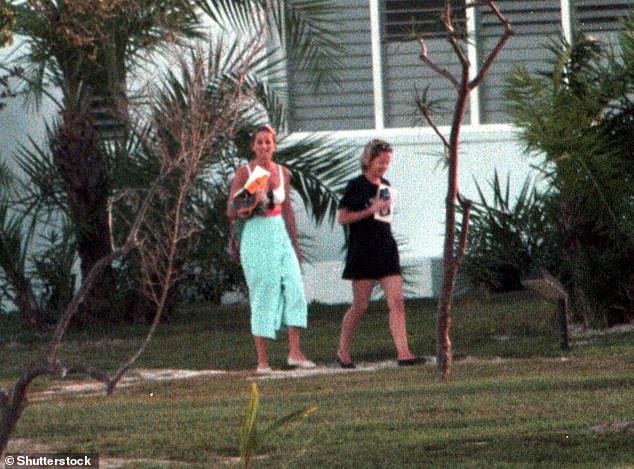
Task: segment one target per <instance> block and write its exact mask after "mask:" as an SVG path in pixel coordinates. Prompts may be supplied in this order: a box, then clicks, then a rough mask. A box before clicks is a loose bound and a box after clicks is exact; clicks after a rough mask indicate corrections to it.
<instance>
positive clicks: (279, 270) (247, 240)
mask: <svg viewBox="0 0 634 469" xmlns="http://www.w3.org/2000/svg"><path fill="white" fill-rule="evenodd" d="M275 148H276V144H275V131H274V130H273V128H272V127H270V126H268V125H265V126H261V127H258V128H257V129H256V131H255V133H254V135H253V138H252V141H251V149H252V150H253V154H254V158H253V160H252V161H251V162H249V163H248V164H247V165H245V166H242V167H240V168H238V170H237V171H236V175H235V178H234V180H233V183H232V185H231V194H230V197H229V203H228V209H227V214H228V215H229V217H230V218H232V219H235V218H238V217H239V218H242V219H244V220H245V223H244V227H243V228H242V231H241V237H240V263H241V264H242V269H243V270H244V276H245V278H246V282H247V287H248V288H249V303H250V306H251V333H252V334H253V340H254V342H255V348H256V352H257V360H258V367H257V372H258V373H259V374H267V373H271V371H272V370H271V367H270V366H269V361H268V355H267V341H268V339H275V338H276V334H277V331H279V330H280V329H281V328H282V327H284V326H286V327H287V328H288V345H289V353H288V359H287V364H288V365H289V366H291V367H299V368H314V367H315V364H314V363H313V362H312V361H310V360H308V359H307V358H306V357H305V356H304V354H303V353H302V350H301V347H300V330H301V328H306V327H307V325H308V307H307V305H306V299H305V296H304V285H303V282H302V276H301V269H300V263H301V260H302V258H301V253H300V251H299V246H298V244H297V230H296V226H295V215H294V212H293V208H292V206H291V199H290V194H289V191H290V181H289V172H288V169H287V168H285V167H283V166H282V165H278V164H276V163H275V162H273V152H274V151H275ZM258 167H259V168H258ZM262 169H263V170H265V171H266V172H267V173H268V179H266V180H261V181H260V183H259V184H257V183H256V184H254V186H253V187H252V188H251V189H252V190H253V191H254V192H253V196H252V198H251V199H250V203H248V206H247V204H244V205H241V204H239V203H237V201H236V200H234V198H235V196H236V194H238V193H240V190H241V189H242V188H243V187H244V186H245V184H246V183H247V181H249V179H250V177H251V176H252V175H256V174H258V173H257V171H261V170H262Z"/></svg>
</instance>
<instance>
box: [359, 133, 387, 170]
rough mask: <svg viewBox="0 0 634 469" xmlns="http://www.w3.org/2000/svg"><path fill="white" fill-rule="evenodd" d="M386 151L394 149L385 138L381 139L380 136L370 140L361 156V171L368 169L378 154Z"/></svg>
mask: <svg viewBox="0 0 634 469" xmlns="http://www.w3.org/2000/svg"><path fill="white" fill-rule="evenodd" d="M385 151H389V152H391V151H392V147H391V146H390V144H389V143H387V142H386V141H385V140H381V139H379V138H375V139H374V140H370V141H369V142H368V143H367V144H366V145H365V147H364V148H363V153H362V154H361V157H360V158H359V163H361V171H366V170H367V169H368V167H369V166H370V163H372V160H374V159H375V158H376V157H377V156H379V155H380V154H381V153H383V152H385Z"/></svg>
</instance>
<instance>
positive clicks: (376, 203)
mask: <svg viewBox="0 0 634 469" xmlns="http://www.w3.org/2000/svg"><path fill="white" fill-rule="evenodd" d="M391 205H392V201H391V200H390V199H387V200H384V199H382V198H380V197H375V198H374V199H373V201H372V205H370V207H368V210H370V212H371V214H372V215H374V214H375V213H377V212H381V211H384V210H385V211H387V210H389V209H390V206H391Z"/></svg>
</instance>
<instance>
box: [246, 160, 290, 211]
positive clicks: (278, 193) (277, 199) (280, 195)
mask: <svg viewBox="0 0 634 469" xmlns="http://www.w3.org/2000/svg"><path fill="white" fill-rule="evenodd" d="M277 168H278V171H279V173H280V184H279V186H277V187H276V188H275V189H273V190H272V191H267V192H266V197H267V198H268V199H269V202H273V204H275V205H279V204H281V203H282V202H284V200H285V199H286V191H285V190H284V171H282V166H280V165H279V164H278V165H277ZM247 170H248V171H249V176H251V166H249V165H247ZM271 193H272V194H273V200H272V201H271V200H270V197H269V195H270V194H271Z"/></svg>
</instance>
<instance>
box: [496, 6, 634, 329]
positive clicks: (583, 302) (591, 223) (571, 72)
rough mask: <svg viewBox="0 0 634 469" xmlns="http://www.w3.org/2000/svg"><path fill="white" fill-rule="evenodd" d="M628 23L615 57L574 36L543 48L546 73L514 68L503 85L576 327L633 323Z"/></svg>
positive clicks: (633, 47) (632, 58)
mask: <svg viewBox="0 0 634 469" xmlns="http://www.w3.org/2000/svg"><path fill="white" fill-rule="evenodd" d="M633 18H634V17H632V16H630V18H629V19H628V21H627V22H626V23H625V29H624V31H623V33H622V34H621V37H620V51H619V52H618V53H617V52H614V51H612V50H611V49H609V48H608V47H607V46H605V45H603V44H601V43H599V42H598V41H596V40H595V39H593V38H591V37H586V36H583V35H582V34H580V33H576V34H575V37H574V40H573V42H572V43H571V44H568V43H567V42H566V41H565V40H563V39H561V41H560V42H558V43H554V44H552V45H551V46H550V47H549V49H550V51H551V53H552V56H553V61H552V68H551V70H549V71H548V72H546V73H541V74H535V75H531V74H529V73H528V72H527V71H526V70H525V69H521V68H520V69H518V70H516V71H515V73H514V74H513V75H512V76H511V78H510V79H509V81H508V83H507V86H506V96H507V98H508V99H509V102H510V113H511V116H512V117H513V119H514V122H515V124H516V125H517V126H518V127H519V128H520V129H521V134H520V135H521V138H522V140H523V141H524V143H525V145H526V148H527V150H528V152H529V153H531V154H533V155H537V156H539V157H540V158H542V165H541V168H542V171H543V172H544V174H545V175H546V177H547V180H548V181H549V183H550V184H551V186H552V188H553V192H554V193H555V196H556V200H557V205H558V209H559V210H558V220H557V223H556V225H557V226H558V227H559V236H560V238H561V242H562V246H563V250H564V254H563V256H562V258H563V259H564V266H563V271H564V272H563V277H564V280H566V283H567V285H568V287H569V288H570V291H571V292H572V297H573V307H574V309H575V310H576V313H577V315H578V317H579V318H580V319H582V320H583V321H584V322H585V324H586V325H592V324H594V325H608V324H612V323H618V322H623V321H624V320H625V319H626V318H627V317H630V316H631V315H632V314H634V303H633V302H632V296H631V293H632V288H633V287H634V285H633V284H632V278H634V277H633V275H634V269H633V268H632V265H633V264H632V260H634V230H633V229H632V228H633V226H632V224H631V221H630V220H632V217H633V216H634V206H633V204H632V200H634V198H633V197H634V191H633V190H632V188H633V186H632V183H631V181H632V176H633V175H634V167H633V166H632V163H631V161H632V158H631V157H632V149H631V143H630V140H631V135H632V131H633V126H632V119H631V116H632V115H633V114H632V113H633V110H634V105H633V103H632V100H631V96H632V89H633V86H634V80H632V77H633V75H632V72H631V70H632V63H634V40H633V39H632V35H631V32H632V31H633V30H634V28H633V27H634V22H633V21H632V20H633Z"/></svg>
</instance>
